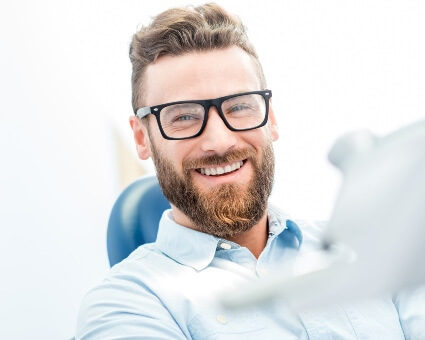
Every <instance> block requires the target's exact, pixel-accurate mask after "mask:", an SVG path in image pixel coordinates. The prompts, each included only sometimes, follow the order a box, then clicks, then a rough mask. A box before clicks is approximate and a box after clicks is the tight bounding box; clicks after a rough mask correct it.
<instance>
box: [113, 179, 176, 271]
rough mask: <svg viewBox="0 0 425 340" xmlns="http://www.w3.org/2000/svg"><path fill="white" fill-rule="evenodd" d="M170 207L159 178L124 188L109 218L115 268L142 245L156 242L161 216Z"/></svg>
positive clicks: (137, 182)
mask: <svg viewBox="0 0 425 340" xmlns="http://www.w3.org/2000/svg"><path fill="white" fill-rule="evenodd" d="M169 208H170V203H169V202H168V201H167V199H166V198H165V197H164V195H163V194H162V191H161V188H160V187H159V184H158V179H157V178H156V176H155V175H147V176H144V177H142V178H140V179H138V180H137V181H135V182H134V183H132V184H130V185H129V186H128V187H127V188H126V189H124V191H123V192H122V193H121V195H120V196H119V197H118V199H117V201H116V202H115V204H114V206H113V208H112V212H111V215H110V217H109V223H108V232H107V248H108V257H109V264H110V265H111V267H112V266H113V265H114V264H116V263H118V262H121V261H122V260H123V259H125V258H126V257H127V256H128V255H130V253H131V252H132V251H133V250H135V249H136V248H137V247H139V246H140V245H142V244H144V243H149V242H154V241H155V240H156V235H157V232H158V223H159V220H160V218H161V215H162V213H163V212H164V210H166V209H169Z"/></svg>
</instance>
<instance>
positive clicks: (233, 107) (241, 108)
mask: <svg viewBox="0 0 425 340" xmlns="http://www.w3.org/2000/svg"><path fill="white" fill-rule="evenodd" d="M247 108H248V107H247V106H246V105H235V106H232V107H231V108H230V111H231V112H235V111H242V110H246V109H247Z"/></svg>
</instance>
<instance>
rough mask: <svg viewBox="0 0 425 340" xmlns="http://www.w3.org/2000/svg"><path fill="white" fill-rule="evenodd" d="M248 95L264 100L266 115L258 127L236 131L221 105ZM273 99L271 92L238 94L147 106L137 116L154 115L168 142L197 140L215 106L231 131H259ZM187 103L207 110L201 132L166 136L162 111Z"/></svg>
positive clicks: (265, 119) (138, 110)
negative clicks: (161, 118)
mask: <svg viewBox="0 0 425 340" xmlns="http://www.w3.org/2000/svg"><path fill="white" fill-rule="evenodd" d="M248 94H259V95H261V96H262V97H263V98H264V102H265V105H266V113H265V115H264V119H263V121H262V122H261V123H260V124H258V125H257V126H254V127H251V128H247V129H236V128H234V127H232V126H231V125H230V124H229V123H228V122H227V120H226V118H225V116H224V113H223V111H222V109H221V105H222V104H223V102H224V101H225V100H227V99H230V98H234V97H239V96H244V95H248ZM271 97H272V91H271V90H261V91H250V92H242V93H236V94H232V95H229V96H224V97H220V98H215V99H205V100H183V101H177V102H171V103H165V104H160V105H155V106H146V107H142V108H140V109H137V111H136V113H135V115H136V116H137V117H138V118H139V119H142V118H143V117H145V116H147V115H148V114H153V115H154V116H155V117H156V121H157V123H158V127H159V131H160V132H161V135H162V137H164V138H165V139H168V140H182V139H190V138H195V137H198V136H200V135H201V134H202V132H203V131H204V128H205V126H206V125H207V121H208V112H209V110H210V108H211V106H214V107H215V108H216V109H217V111H218V114H219V116H220V118H221V119H222V120H223V122H224V124H225V125H226V127H227V128H228V129H229V130H231V131H248V130H254V129H258V128H260V127H262V126H264V125H265V124H266V123H267V120H268V116H269V99H270V98H271ZM186 103H194V104H200V105H202V106H203V107H204V110H205V115H204V121H203V122H202V126H201V128H200V129H199V132H198V133H196V134H194V135H192V136H189V137H170V136H167V135H166V134H165V132H164V130H163V129H162V125H161V120H160V118H159V115H160V114H161V110H162V109H164V108H165V107H167V106H171V105H175V104H186Z"/></svg>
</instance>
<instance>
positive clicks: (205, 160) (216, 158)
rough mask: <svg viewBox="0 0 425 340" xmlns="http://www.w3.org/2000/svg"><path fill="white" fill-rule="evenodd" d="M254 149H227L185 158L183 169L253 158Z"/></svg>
mask: <svg viewBox="0 0 425 340" xmlns="http://www.w3.org/2000/svg"><path fill="white" fill-rule="evenodd" d="M254 157H255V151H254V149H251V148H244V149H237V150H229V151H227V152H226V153H225V154H223V155H217V154H215V155H208V156H203V157H200V158H196V159H193V158H192V159H186V160H184V161H183V164H182V165H183V170H184V171H185V172H189V171H190V170H193V169H199V168H204V167H208V166H214V165H220V164H223V163H233V162H236V161H240V160H244V159H247V158H254Z"/></svg>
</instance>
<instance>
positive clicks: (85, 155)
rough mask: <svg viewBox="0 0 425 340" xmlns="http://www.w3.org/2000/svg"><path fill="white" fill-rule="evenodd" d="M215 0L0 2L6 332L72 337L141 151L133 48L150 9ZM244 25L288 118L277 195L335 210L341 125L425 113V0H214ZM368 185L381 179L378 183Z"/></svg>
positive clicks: (278, 107)
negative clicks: (334, 156) (134, 118)
mask: <svg viewBox="0 0 425 340" xmlns="http://www.w3.org/2000/svg"><path fill="white" fill-rule="evenodd" d="M204 2H205V1H191V2H189V1H177V0H175V1H149V2H148V1H141V0H139V1H130V0H124V1H118V0H90V1H83V0H73V1H66V0H55V1H53V0H52V1H47V0H39V1H30V0H17V1H13V2H12V1H3V0H2V1H1V3H0V142H1V144H0V230H1V234H0V258H1V262H0V271H1V280H0V320H1V326H0V338H2V339H28V338H31V339H66V338H70V337H71V336H73V334H74V332H75V322H76V317H77V313H78V307H79V303H80V300H81V298H82V296H83V295H84V293H85V292H86V291H87V290H88V289H89V288H90V287H91V286H92V285H94V284H95V283H96V282H98V281H99V280H101V279H102V278H103V277H104V276H105V274H106V273H107V271H108V267H109V266H108V261H107V253H106V239H105V237H106V226H107V221H108V217H109V212H110V210H111V208H112V205H113V202H114V201H115V199H116V198H117V196H118V195H119V193H120V191H121V190H122V189H123V188H124V187H125V186H126V185H128V184H129V183H130V182H132V181H133V180H135V179H136V178H137V177H139V176H140V175H141V174H143V173H146V172H152V171H153V167H152V164H151V163H150V161H146V162H141V161H139V160H138V159H137V155H136V152H135V147H134V146H133V142H132V135H131V131H130V128H129V124H128V117H129V116H130V115H131V114H132V109H131V91H130V74H131V67H130V62H129V60H128V45H129V42H130V38H131V35H132V34H133V33H134V32H135V31H136V30H137V28H138V27H140V25H141V24H147V23H148V22H149V20H150V17H151V16H153V15H155V14H157V13H159V12H160V11H163V10H165V9H166V8H169V7H172V6H178V5H188V4H195V5H196V4H201V3H204ZM217 2H218V3H219V4H221V5H223V6H225V7H226V8H227V9H228V10H230V11H231V12H233V13H236V14H238V15H239V16H240V17H241V18H242V19H243V21H244V23H245V25H246V26H247V27H248V30H249V34H250V37H251V39H252V41H253V42H254V44H255V46H256V47H257V50H258V53H259V55H260V59H261V61H262V63H263V67H264V69H265V73H266V77H267V79H268V87H269V88H270V89H272V90H273V105H274V110H275V113H276V114H277V119H278V123H279V131H280V139H279V141H278V142H277V143H276V144H275V151H276V155H277V172H276V185H275V189H274V192H273V196H272V200H273V201H274V202H275V203H277V204H278V205H280V206H281V207H282V208H283V209H284V210H285V211H286V212H287V213H289V214H291V215H292V216H294V217H296V218H304V219H320V220H323V219H327V218H328V217H329V215H330V213H331V212H332V206H333V202H334V200H335V198H336V196H337V194H338V187H339V185H340V183H341V180H342V178H341V177H340V174H339V172H338V171H337V170H335V169H334V168H332V166H331V165H330V164H328V162H327V159H326V158H327V153H328V150H329V148H330V147H331V146H332V144H333V141H334V140H335V139H336V138H337V137H339V136H340V135H341V134H343V133H345V132H347V131H351V130H355V129H359V128H367V129H370V130H371V131H373V132H374V133H376V134H378V135H383V134H387V133H389V132H391V131H393V130H395V129H398V128H400V127H402V126H404V125H407V124H409V123H412V122H415V121H417V120H420V119H423V118H424V117H425V63H424V60H425V46H424V42H425V20H424V18H425V3H424V2H423V1H421V0H417V1H414V0H407V1H404V0H397V1H392V0H385V1H384V0H377V1H371V0H367V1H340V0H333V1H332V0H323V1H320V2H319V1H299V0H290V1H279V2H278V1H273V0H262V1H248V0H244V1H242V0H238V1H219V0H217ZM371 189H373V188H371Z"/></svg>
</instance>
